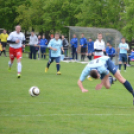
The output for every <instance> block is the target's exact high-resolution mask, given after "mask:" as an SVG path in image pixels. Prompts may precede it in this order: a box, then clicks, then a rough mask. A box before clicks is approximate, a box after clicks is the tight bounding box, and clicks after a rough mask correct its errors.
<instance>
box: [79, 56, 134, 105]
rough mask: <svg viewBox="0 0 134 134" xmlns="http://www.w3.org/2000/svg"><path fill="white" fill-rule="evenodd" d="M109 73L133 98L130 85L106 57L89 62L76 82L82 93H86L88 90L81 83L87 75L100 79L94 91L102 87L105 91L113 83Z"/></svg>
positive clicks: (133, 93)
mask: <svg viewBox="0 0 134 134" xmlns="http://www.w3.org/2000/svg"><path fill="white" fill-rule="evenodd" d="M109 72H111V73H112V74H113V75H114V77H115V78H116V79H117V80H118V81H119V82H120V83H122V84H123V85H124V86H125V88H126V89H127V90H128V91H129V92H130V93H131V94H132V95H133V97H134V92H133V88H132V86H131V84H130V83H129V82H128V81H127V80H126V79H125V78H124V77H123V76H122V75H121V74H120V71H119V70H118V69H117V68H116V66H115V65H114V63H113V62H112V61H111V60H110V58H109V57H108V56H103V57H100V58H97V59H95V60H92V61H91V62H89V63H88V64H87V66H86V67H85V68H84V70H83V71H82V74H81V76H80V78H79V80H78V86H79V88H80V89H81V91H82V92H88V90H86V89H85V88H84V87H83V84H82V82H83V81H84V80H85V78H86V77H87V76H88V75H90V76H91V77H93V78H95V79H101V83H100V84H98V85H97V86H96V90H99V89H101V88H102V86H105V88H106V89H109V88H110V87H111V84H112V83H113V81H114V79H113V77H111V76H110V75H109ZM133 104H134V100H133Z"/></svg>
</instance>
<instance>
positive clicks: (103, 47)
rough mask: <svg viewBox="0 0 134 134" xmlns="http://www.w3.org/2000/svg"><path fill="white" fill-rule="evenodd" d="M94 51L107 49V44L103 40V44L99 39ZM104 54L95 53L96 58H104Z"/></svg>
mask: <svg viewBox="0 0 134 134" xmlns="http://www.w3.org/2000/svg"><path fill="white" fill-rule="evenodd" d="M94 49H98V50H104V49H105V42H104V41H103V40H101V42H100V41H99V40H98V39H97V40H96V41H95V42H94ZM103 55H104V53H103V51H101V52H95V56H103Z"/></svg>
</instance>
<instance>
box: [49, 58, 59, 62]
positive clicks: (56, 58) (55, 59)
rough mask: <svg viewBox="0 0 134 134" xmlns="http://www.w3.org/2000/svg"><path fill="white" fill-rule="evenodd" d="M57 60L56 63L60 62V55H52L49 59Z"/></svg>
mask: <svg viewBox="0 0 134 134" xmlns="http://www.w3.org/2000/svg"><path fill="white" fill-rule="evenodd" d="M54 60H55V61H56V63H60V57H50V59H49V62H51V63H52V62H53V61H54Z"/></svg>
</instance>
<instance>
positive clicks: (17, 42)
mask: <svg viewBox="0 0 134 134" xmlns="http://www.w3.org/2000/svg"><path fill="white" fill-rule="evenodd" d="M20 31H21V26H19V25H18V26H16V27H15V31H14V32H11V33H10V35H9V36H8V38H7V42H8V43H9V46H10V47H9V57H10V61H9V62H8V65H9V70H11V67H12V64H13V61H14V58H15V57H16V58H17V71H18V75H17V77H18V78H20V76H21V75H20V73H21V69H22V65H21V58H22V47H25V45H24V44H25V36H24V34H23V33H22V32H20Z"/></svg>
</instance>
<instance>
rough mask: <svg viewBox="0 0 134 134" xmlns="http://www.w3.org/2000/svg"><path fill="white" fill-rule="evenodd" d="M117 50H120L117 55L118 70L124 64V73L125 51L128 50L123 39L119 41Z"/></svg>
mask: <svg viewBox="0 0 134 134" xmlns="http://www.w3.org/2000/svg"><path fill="white" fill-rule="evenodd" d="M118 49H119V50H120V54H119V70H121V65H122V63H124V71H126V67H127V66H126V64H127V51H128V50H129V46H128V44H127V43H126V40H125V38H122V39H121V43H120V44H119V47H118Z"/></svg>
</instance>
